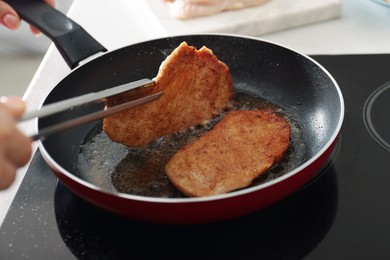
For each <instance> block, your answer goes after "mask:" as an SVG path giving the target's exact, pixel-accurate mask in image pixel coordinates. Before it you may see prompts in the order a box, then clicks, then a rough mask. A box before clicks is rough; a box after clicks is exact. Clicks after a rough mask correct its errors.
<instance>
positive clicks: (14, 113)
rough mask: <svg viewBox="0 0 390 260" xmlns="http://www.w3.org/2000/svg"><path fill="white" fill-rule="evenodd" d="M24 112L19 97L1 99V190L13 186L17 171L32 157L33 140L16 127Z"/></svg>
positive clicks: (22, 103)
mask: <svg viewBox="0 0 390 260" xmlns="http://www.w3.org/2000/svg"><path fill="white" fill-rule="evenodd" d="M24 110H25V103H24V102H23V101H22V100H21V99H20V98H19V97H2V98H0V190H2V189H6V188H8V187H9V186H10V185H11V184H12V182H13V181H14V180H15V174H16V170H17V169H18V168H19V167H22V166H24V165H25V164H26V163H27V162H28V161H29V159H30V157H31V153H32V148H31V139H30V138H28V137H27V136H25V135H24V134H23V133H22V132H21V131H20V130H19V129H18V128H17V126H16V123H17V120H18V119H19V118H20V117H21V116H22V114H23V112H24Z"/></svg>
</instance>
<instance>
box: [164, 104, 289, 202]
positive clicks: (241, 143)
mask: <svg viewBox="0 0 390 260" xmlns="http://www.w3.org/2000/svg"><path fill="white" fill-rule="evenodd" d="M290 131H291V130H290V125H289V123H288V122H287V121H286V120H285V119H284V118H282V117H279V116H276V115H275V114H274V113H272V112H270V111H268V110H246V111H244V110H236V111H231V112H229V113H228V114H227V115H226V116H225V117H224V119H222V121H220V122H219V123H218V124H217V125H215V127H214V128H213V129H212V130H211V131H210V132H208V133H207V134H205V135H204V136H202V137H201V138H199V139H197V140H196V141H194V142H193V143H191V144H189V145H187V146H185V147H183V148H182V149H181V150H179V151H178V152H177V153H176V154H175V155H174V156H173V157H172V158H171V159H170V161H169V162H168V163H167V165H166V167H165V170H166V172H167V175H168V177H169V179H170V180H171V182H172V183H173V185H174V186H175V187H176V188H178V189H179V190H180V191H182V192H183V193H184V194H186V195H187V196H196V197H197V196H209V195H215V194H221V193H226V192H229V191H233V190H237V189H240V188H244V187H246V186H248V185H250V184H251V182H252V181H253V180H254V179H255V178H256V177H258V176H260V175H261V174H263V173H265V172H266V171H267V170H268V169H269V168H270V167H271V166H272V165H274V164H275V163H277V162H278V161H280V160H281V159H282V158H283V156H284V155H285V154H286V151H287V150H288V147H289V144H290Z"/></svg>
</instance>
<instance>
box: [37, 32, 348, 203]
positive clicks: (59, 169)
mask: <svg viewBox="0 0 390 260" xmlns="http://www.w3.org/2000/svg"><path fill="white" fill-rule="evenodd" d="M191 36H222V37H234V38H242V39H249V40H254V41H258V42H264V43H268V44H272V45H274V46H276V47H280V48H284V49H287V50H289V51H291V52H294V53H296V54H298V55H300V56H301V57H303V58H305V59H307V60H309V61H310V62H312V63H313V64H315V65H316V66H317V67H318V68H319V69H320V70H321V71H323V72H324V73H325V74H326V75H327V76H328V78H329V79H330V80H331V81H332V83H333V86H334V87H335V90H336V91H337V94H338V102H339V105H340V113H339V118H338V119H337V120H338V121H337V125H336V127H335V130H334V132H333V134H332V135H331V137H330V138H329V140H328V141H327V142H326V144H325V145H324V146H323V147H322V148H321V149H320V150H319V151H318V152H317V153H316V154H315V155H313V156H312V157H311V158H309V159H308V160H307V161H306V162H304V163H303V164H301V165H300V166H298V167H297V168H295V169H293V170H291V171H290V172H288V173H286V174H284V175H282V176H280V177H278V178H275V179H273V180H270V181H267V182H265V183H261V184H259V185H256V186H253V187H247V188H243V189H240V190H236V191H232V192H229V193H224V194H218V195H212V196H205V197H186V198H161V197H146V196H139V195H132V194H126V193H120V192H114V191H109V190H107V189H104V188H101V187H99V186H96V185H95V184H92V183H90V182H87V181H85V180H83V179H81V178H79V177H77V176H76V175H74V174H72V173H70V172H69V171H67V170H65V169H64V168H63V167H62V166H61V165H59V164H58V163H57V162H56V161H55V160H54V159H53V158H52V157H51V156H50V154H49V153H48V152H47V150H46V148H45V146H44V144H43V143H42V141H41V140H39V149H40V151H41V153H42V155H43V157H44V159H45V160H46V162H47V163H48V165H49V166H50V167H52V168H53V169H56V171H55V172H56V173H57V172H59V174H61V175H64V176H65V177H66V178H69V179H71V180H72V181H74V182H76V183H79V184H81V185H83V186H85V187H86V188H88V189H92V190H95V191H97V192H99V193H104V194H106V195H109V196H114V197H120V198H123V199H127V200H133V201H139V202H148V203H161V204H181V203H201V202H210V201H218V200H225V199H230V198H234V197H239V196H244V195H246V194H249V193H252V192H255V191H259V190H263V189H266V188H268V187H270V186H273V185H276V184H278V183H280V182H283V181H285V180H287V179H289V178H291V177H293V176H295V175H296V174H298V173H299V172H301V171H303V170H304V169H306V168H308V167H309V166H310V165H313V164H314V163H315V162H316V161H317V160H319V158H320V157H321V156H322V155H323V154H324V153H325V152H326V151H327V150H328V149H330V148H331V146H332V144H333V143H334V142H335V140H336V139H337V137H338V136H339V133H340V131H341V127H342V124H343V121H344V114H345V104H344V98H343V95H342V92H341V89H340V87H339V85H338V84H337V82H336V80H335V79H334V78H333V76H332V75H331V74H330V73H329V72H328V71H327V70H326V69H325V68H324V67H323V66H322V65H321V64H320V63H318V62H317V61H316V60H314V59H313V58H311V57H309V56H308V55H306V54H303V53H301V52H299V51H297V50H295V49H293V48H290V47H287V46H285V45H283V44H279V43H275V42H273V41H269V40H265V39H262V38H260V37H252V36H245V35H239V34H229V33H194V34H180V35H171V36H167V37H160V38H154V39H150V40H145V41H141V42H137V43H134V44H131V45H129V46H132V45H138V44H142V43H147V42H152V41H158V40H164V39H169V38H176V37H191ZM129 46H126V47H129ZM126 47H124V48H126ZM118 50H119V49H118ZM115 51H117V50H113V51H109V52H107V53H104V54H103V55H101V56H100V57H103V56H105V55H107V54H109V53H111V52H115ZM89 62H92V60H89V61H88V62H86V63H83V65H81V66H79V67H77V68H76V69H75V70H77V69H79V68H81V67H83V66H85V65H87V64H88V63H89ZM73 71H74V70H73ZM49 95H50V93H49ZM46 99H47V97H46V98H45V99H44V100H43V102H42V104H43V103H44V102H45V100H46ZM36 121H37V120H36ZM36 127H37V128H38V122H37V124H36ZM59 179H60V181H61V178H59Z"/></svg>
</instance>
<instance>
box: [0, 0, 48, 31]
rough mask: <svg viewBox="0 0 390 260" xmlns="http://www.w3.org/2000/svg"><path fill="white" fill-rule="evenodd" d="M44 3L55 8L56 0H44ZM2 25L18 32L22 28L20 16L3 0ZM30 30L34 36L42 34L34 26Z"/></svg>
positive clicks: (0, 17)
mask: <svg viewBox="0 0 390 260" xmlns="http://www.w3.org/2000/svg"><path fill="white" fill-rule="evenodd" d="M44 1H45V2H46V3H48V4H49V5H51V6H55V0H44ZM0 24H2V25H4V26H5V27H7V28H9V29H11V30H16V29H18V28H19V27H20V17H19V15H18V14H17V13H16V11H15V10H14V9H13V8H12V7H11V6H10V5H9V4H7V3H6V2H4V1H1V0H0ZM30 28H31V32H32V33H33V34H35V35H39V34H40V32H39V31H38V30H37V29H36V28H34V27H33V26H30Z"/></svg>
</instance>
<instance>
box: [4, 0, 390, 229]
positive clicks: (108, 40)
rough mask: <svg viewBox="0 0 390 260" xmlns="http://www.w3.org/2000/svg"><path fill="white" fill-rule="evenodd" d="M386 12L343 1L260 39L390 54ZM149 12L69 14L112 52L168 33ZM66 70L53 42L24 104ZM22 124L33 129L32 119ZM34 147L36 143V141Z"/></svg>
mask: <svg viewBox="0 0 390 260" xmlns="http://www.w3.org/2000/svg"><path fill="white" fill-rule="evenodd" d="M91 7H93V8H91ZM389 11H390V8H389V7H387V6H384V5H380V4H377V3H375V2H374V1H371V0H343V1H342V12H341V17H340V18H339V19H334V20H329V21H325V22H321V23H316V24H310V25H306V26H303V27H299V28H294V29H290V30H286V31H279V32H274V33H271V34H266V35H261V36H260V38H262V39H265V40H269V41H273V42H277V43H280V44H282V45H285V46H288V47H291V48H293V49H295V50H297V51H300V52H302V53H305V54H309V55H312V54H370V53H390V26H389V24H390V16H389ZM150 12H151V10H150V9H149V8H148V7H147V5H146V4H145V3H144V2H143V1H126V0H122V1H120V0H117V1H107V0H75V1H74V3H73V4H72V6H71V9H70V11H69V13H68V14H69V16H70V17H71V18H72V19H73V20H75V21H76V22H78V23H79V24H80V25H81V26H82V27H84V28H85V29H86V30H87V31H88V32H89V33H90V34H91V35H92V36H93V37H95V38H96V39H97V40H98V41H99V42H101V43H102V44H103V45H104V46H105V47H106V48H107V49H108V50H115V49H117V48H120V47H123V46H127V45H130V44H133V43H137V42H141V41H145V40H149V39H153V38H158V37H164V36H167V33H166V32H165V31H164V30H163V29H162V28H161V25H160V24H159V23H158V20H156V19H155V18H153V16H150ZM188 33H191V32H190V31H189V32H188ZM216 33H217V32H216ZM69 72H70V69H69V68H68V67H67V65H66V63H65V62H64V60H63V59H62V57H61V56H60V54H59V52H58V51H57V50H56V48H55V46H54V45H51V46H50V48H49V49H48V51H47V53H46V55H45V57H44V59H43V61H42V64H41V65H40V67H39V68H38V70H37V72H36V74H35V76H34V78H33V80H32V82H31V84H30V85H29V87H28V89H27V91H26V93H25V95H24V99H25V100H26V101H27V104H28V108H29V109H37V108H39V106H40V105H41V104H42V102H43V100H44V98H45V97H46V95H47V94H48V93H49V92H50V91H51V89H52V88H53V87H54V86H55V85H56V83H57V82H59V81H60V80H61V79H62V78H63V77H65V76H66V75H67V74H68V73H69ZM21 127H22V128H23V130H24V131H25V132H27V133H31V132H32V131H34V129H35V122H28V123H25V124H23V125H21ZM36 148H37V144H34V149H36ZM26 169H27V167H25V168H22V169H20V170H19V171H18V175H17V179H16V181H15V183H14V184H13V185H12V186H11V187H10V188H9V189H8V190H6V191H1V192H0V223H2V221H3V219H4V217H5V215H6V213H7V211H8V208H9V207H10V204H11V202H12V200H13V198H14V196H15V194H16V192H17V190H18V187H19V186H20V183H21V182H22V180H23V177H24V175H25V172H26Z"/></svg>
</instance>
